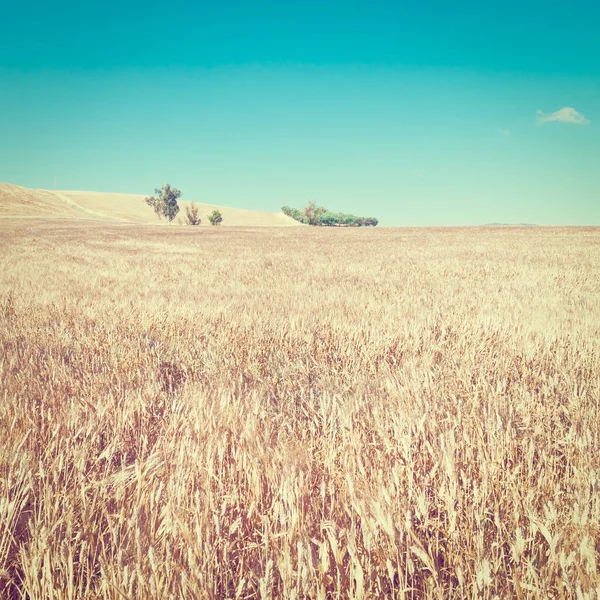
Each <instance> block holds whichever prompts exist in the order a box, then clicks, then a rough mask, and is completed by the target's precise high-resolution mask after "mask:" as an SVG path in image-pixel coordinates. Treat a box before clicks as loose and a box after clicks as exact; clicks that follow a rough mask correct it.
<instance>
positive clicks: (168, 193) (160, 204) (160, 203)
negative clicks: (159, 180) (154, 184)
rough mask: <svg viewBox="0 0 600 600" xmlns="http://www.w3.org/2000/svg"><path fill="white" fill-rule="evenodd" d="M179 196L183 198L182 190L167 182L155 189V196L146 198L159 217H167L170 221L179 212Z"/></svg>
mask: <svg viewBox="0 0 600 600" xmlns="http://www.w3.org/2000/svg"><path fill="white" fill-rule="evenodd" d="M178 198H181V192H180V191H179V190H178V189H176V188H172V187H171V186H170V185H169V184H168V183H167V184H165V185H163V186H162V188H160V189H155V190H154V196H148V197H147V198H144V200H145V202H146V204H147V205H148V206H151V207H152V208H153V209H154V212H155V213H156V214H157V215H158V218H159V219H160V218H162V217H166V218H167V219H169V223H170V222H171V221H172V220H173V219H174V218H175V217H176V216H177V213H178V212H179V204H177V200H178Z"/></svg>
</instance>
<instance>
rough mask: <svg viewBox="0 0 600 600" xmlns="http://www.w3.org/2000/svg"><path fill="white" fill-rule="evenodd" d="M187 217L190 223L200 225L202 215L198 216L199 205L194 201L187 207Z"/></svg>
mask: <svg viewBox="0 0 600 600" xmlns="http://www.w3.org/2000/svg"><path fill="white" fill-rule="evenodd" d="M185 218H186V220H187V224H188V225H200V221H201V219H200V217H199V216H198V207H197V206H196V205H195V204H194V203H193V202H192V203H191V204H188V205H187V206H186V207H185Z"/></svg>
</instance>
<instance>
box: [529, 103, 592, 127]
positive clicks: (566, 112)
mask: <svg viewBox="0 0 600 600" xmlns="http://www.w3.org/2000/svg"><path fill="white" fill-rule="evenodd" d="M552 121H558V122H559V123H572V124H573V125H589V123H590V121H589V119H586V118H585V117H584V116H583V115H582V114H581V113H580V112H577V111H576V110H575V109H574V108H571V107H570V106H565V107H564V108H561V109H560V110H557V111H556V112H553V113H550V114H549V115H547V114H546V113H543V112H542V111H541V110H538V111H537V122H538V125H543V124H544V123H551V122H552Z"/></svg>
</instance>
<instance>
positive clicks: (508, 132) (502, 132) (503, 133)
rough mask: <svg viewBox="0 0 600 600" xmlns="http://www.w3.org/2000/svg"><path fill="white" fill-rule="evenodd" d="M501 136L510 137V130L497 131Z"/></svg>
mask: <svg viewBox="0 0 600 600" xmlns="http://www.w3.org/2000/svg"><path fill="white" fill-rule="evenodd" d="M498 131H499V132H500V133H501V134H502V135H507V136H508V135H510V129H499V130H498Z"/></svg>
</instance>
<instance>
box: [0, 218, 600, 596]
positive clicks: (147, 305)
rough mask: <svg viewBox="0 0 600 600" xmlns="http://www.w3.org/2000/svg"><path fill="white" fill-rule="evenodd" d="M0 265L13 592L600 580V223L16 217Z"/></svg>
mask: <svg viewBox="0 0 600 600" xmlns="http://www.w3.org/2000/svg"><path fill="white" fill-rule="evenodd" d="M0 265H1V266H0V381H1V388H0V597H2V598H29V599H32V600H33V599H42V598H44V599H46V598H55V599H62V598H69V599H74V598H86V599H87V598H92V599H94V598H105V599H115V600H116V599H118V598H119V599H120V598H127V599H140V600H141V599H148V598H186V599H188V598H215V599H217V598H290V599H291V598H298V599H299V598H313V599H319V598H322V599H326V598H327V599H334V598H340V599H341V598H490V599H491V598H513V597H514V598H587V599H591V598H599V597H600V566H599V563H600V344H599V340H600V229H597V228H596V229H593V228H587V229H586V228H580V229H546V228H522V229H519V228H514V229H512V228H488V229H485V228H481V229H414V230H409V229H371V228H369V229H353V230H331V229H327V230H322V229H312V228H288V229H283V228H282V229H277V228H271V229H266V228H265V229H260V228H255V229H252V228H246V229H236V228H230V229H220V228H211V229H209V228H206V229H196V228H191V227H188V228H184V227H175V226H173V227H151V226H145V225H126V224H107V223H101V222H94V221H89V222H84V221H79V222H76V223H72V222H69V221H67V220H64V221H58V220H29V221H24V220H16V219H14V220H11V219H6V220H4V221H2V222H1V223H0Z"/></svg>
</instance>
